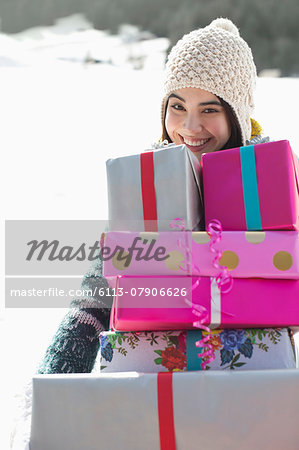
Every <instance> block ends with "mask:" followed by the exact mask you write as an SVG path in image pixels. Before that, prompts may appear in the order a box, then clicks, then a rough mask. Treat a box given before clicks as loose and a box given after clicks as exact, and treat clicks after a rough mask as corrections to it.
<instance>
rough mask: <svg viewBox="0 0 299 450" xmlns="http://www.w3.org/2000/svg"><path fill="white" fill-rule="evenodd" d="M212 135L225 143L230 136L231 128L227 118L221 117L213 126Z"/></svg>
mask: <svg viewBox="0 0 299 450" xmlns="http://www.w3.org/2000/svg"><path fill="white" fill-rule="evenodd" d="M213 134H214V136H217V137H218V138H220V139H222V140H225V142H227V141H228V139H229V138H230V135H231V126H230V122H229V120H228V118H227V117H221V118H219V120H217V121H216V122H215V123H214V124H213Z"/></svg>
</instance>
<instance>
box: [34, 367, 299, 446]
mask: <svg viewBox="0 0 299 450" xmlns="http://www.w3.org/2000/svg"><path fill="white" fill-rule="evenodd" d="M161 376H162V377H167V378H166V379H165V380H168V381H169V380H170V379H169V377H171V380H172V397H171V398H169V396H166V397H167V398H166V399H165V398H164V401H165V403H166V404H164V407H163V408H162V410H163V411H162V412H163V413H165V411H166V412H167V414H168V415H169V417H170V419H172V421H170V422H171V423H172V424H173V426H174V433H173V434H174V439H175V447H174V446H172V447H170V446H168V448H169V449H170V448H173V450H174V448H175V449H176V450H198V449H200V448H203V449H205V450H226V449H227V450H240V449H242V450H252V449H263V450H273V449H287V450H297V449H298V448H299V427H298V405H299V371H298V370H297V369H289V370H265V371H259V370H257V371H243V372H237V371H229V372H222V371H220V372H217V371H213V372H212V371H208V372H198V371H194V372H181V373H173V374H170V373H160V374H142V373H137V372H132V373H127V372H122V373H115V374H101V375H94V374H73V375H70V374H64V375H39V376H36V377H34V379H33V412H32V431H31V441H30V450H61V449H63V450H82V449H84V450H96V449H105V450H115V449H122V450H140V449H142V450H159V449H160V448H161V449H162V448H163V447H162V445H161V447H160V435H161V433H162V432H163V433H164V432H165V431H167V429H166V430H165V423H164V422H163V421H162V419H163V417H162V419H161V416H162V414H161V410H159V411H158V405H159V406H161V398H162V397H163V395H162V396H161V384H160V385H159V389H160V391H159V393H158V389H157V386H158V379H159V377H160V381H161ZM168 387H169V385H168ZM165 392H166V389H165ZM162 393H163V387H162ZM168 394H169V391H168ZM170 402H172V406H173V413H172V412H171V408H166V407H167V403H169V404H170ZM170 406H171V405H170ZM159 413H160V415H159ZM166 428H167V427H166ZM170 431H172V430H170ZM166 435H167V436H168V435H169V438H171V434H170V433H169V434H167V433H166ZM164 448H165V447H164Z"/></svg>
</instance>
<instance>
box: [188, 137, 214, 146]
mask: <svg viewBox="0 0 299 450" xmlns="http://www.w3.org/2000/svg"><path fill="white" fill-rule="evenodd" d="M208 140H209V139H201V140H198V141H188V139H186V138H184V142H185V144H187V145H191V146H193V147H199V146H200V145H204V144H205V143H206V142H208Z"/></svg>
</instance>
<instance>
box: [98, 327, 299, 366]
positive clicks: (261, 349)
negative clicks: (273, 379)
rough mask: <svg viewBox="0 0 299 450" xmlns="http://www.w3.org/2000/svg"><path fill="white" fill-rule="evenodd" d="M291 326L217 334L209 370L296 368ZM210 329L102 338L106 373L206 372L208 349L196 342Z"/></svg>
mask: <svg viewBox="0 0 299 450" xmlns="http://www.w3.org/2000/svg"><path fill="white" fill-rule="evenodd" d="M289 333H290V331H289V330H288V329H287V328H281V329H279V328H263V329H256V328H251V329H250V328H247V329H243V330H242V329H239V330H238V329H227V330H214V331H212V332H211V337H210V339H209V341H208V342H207V344H210V345H211V346H212V350H213V355H214V356H215V359H214V360H213V361H211V362H210V363H208V365H207V366H206V370H208V369H212V370H227V369H228V370H235V369H236V370H244V369H245V370H248V369H250V370H253V369H255V370H256V369H290V368H295V367H296V362H295V353H294V347H293V343H292V337H291V335H290V334H289ZM206 335H207V332H206V331H203V332H202V331H201V330H198V331H197V330H189V331H144V332H135V333H134V332H128V333H120V332H113V331H105V332H102V333H101V334H100V370H101V371H103V372H128V371H137V372H173V371H175V372H177V371H183V372H186V371H188V370H201V358H199V357H198V353H200V352H201V351H202V348H198V347H196V346H195V342H197V341H200V340H201V339H202V337H203V336H206Z"/></svg>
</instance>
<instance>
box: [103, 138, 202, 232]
mask: <svg viewBox="0 0 299 450" xmlns="http://www.w3.org/2000/svg"><path fill="white" fill-rule="evenodd" d="M106 169H107V183H108V210H109V229H110V230H114V231H116V230H119V231H123V230H126V231H143V230H144V231H157V230H160V231H161V230H172V228H171V227H170V223H171V222H172V220H173V219H175V218H177V217H179V218H181V219H183V220H184V224H185V228H186V229H188V230H193V229H196V230H198V229H204V212H203V211H204V210H203V200H202V188H201V166H200V164H199V161H198V159H197V158H196V157H195V156H194V155H193V154H192V152H190V151H189V150H188V148H187V147H186V146H185V145H174V144H170V145H169V146H167V147H164V148H162V149H158V150H153V151H147V152H145V153H141V154H138V155H131V156H124V157H120V158H115V159H109V160H108V161H107V162H106Z"/></svg>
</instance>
